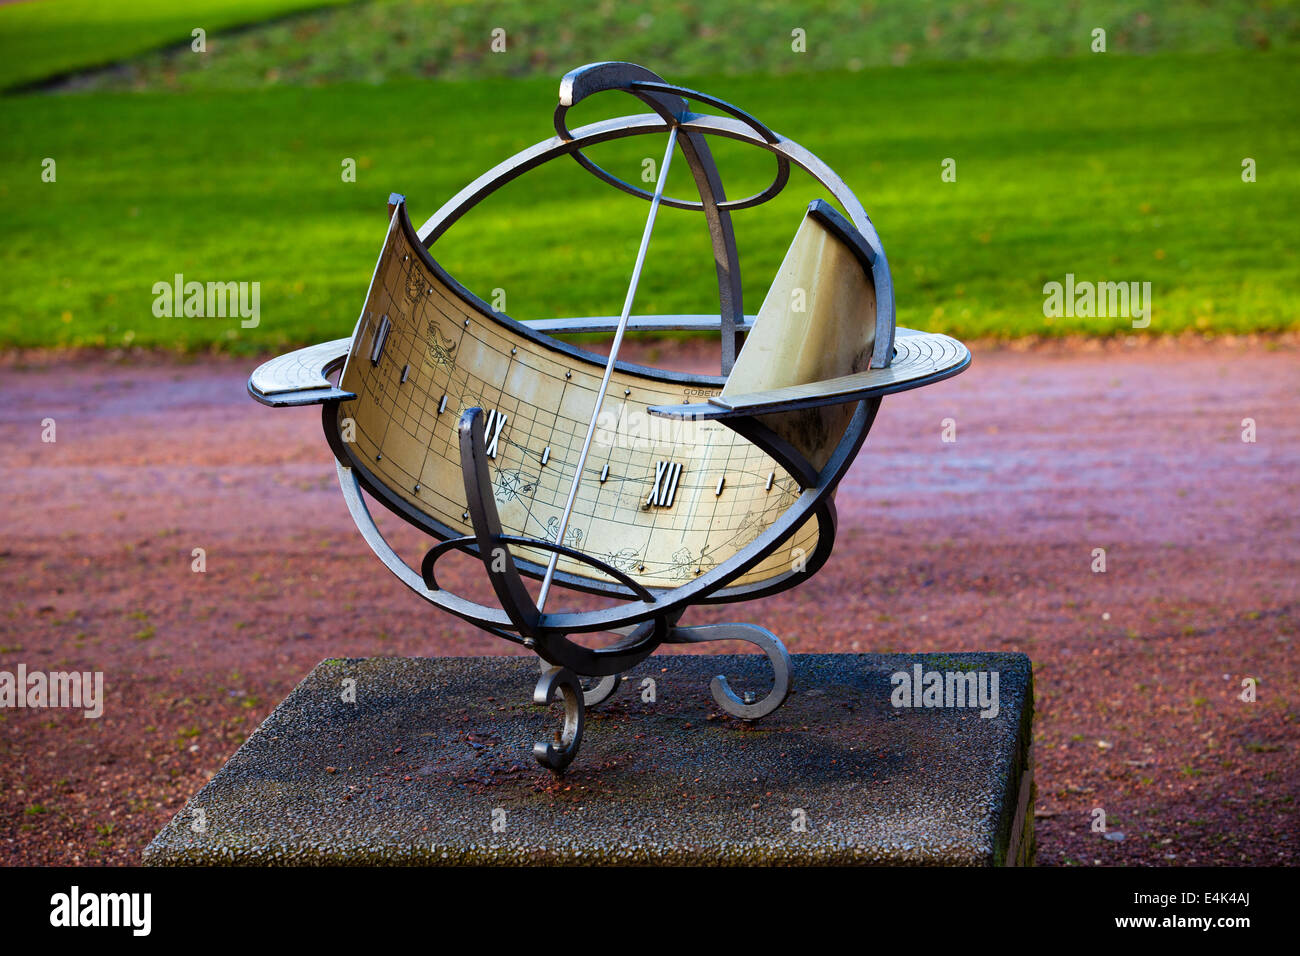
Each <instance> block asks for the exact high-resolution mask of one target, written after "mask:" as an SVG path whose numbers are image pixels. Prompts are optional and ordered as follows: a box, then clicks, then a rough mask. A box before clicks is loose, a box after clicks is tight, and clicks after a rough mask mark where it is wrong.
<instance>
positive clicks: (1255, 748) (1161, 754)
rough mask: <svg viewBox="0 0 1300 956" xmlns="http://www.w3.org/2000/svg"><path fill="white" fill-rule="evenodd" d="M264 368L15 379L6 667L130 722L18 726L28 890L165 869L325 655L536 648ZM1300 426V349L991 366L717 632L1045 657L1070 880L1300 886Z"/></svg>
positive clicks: (5, 526) (1136, 354)
mask: <svg viewBox="0 0 1300 956" xmlns="http://www.w3.org/2000/svg"><path fill="white" fill-rule="evenodd" d="M637 358H638V359H640V360H643V361H651V362H657V363H660V364H665V365H667V364H674V365H677V366H678V367H691V366H694V367H700V368H703V367H706V365H707V360H706V359H705V358H704V355H703V353H699V352H696V351H694V350H681V354H679V355H677V356H676V357H675V358H674V359H673V360H672V361H671V362H670V361H669V359H668V358H666V357H665V356H664V355H648V354H645V353H642V354H641V355H639V356H637ZM254 364H255V363H254V362H252V361H248V360H231V359H204V360H202V361H189V362H179V361H174V360H161V359H157V358H150V357H144V358H139V357H136V358H130V359H122V360H112V359H109V360H106V359H104V358H102V357H100V358H94V359H87V358H79V357H55V358H51V359H41V360H38V361H25V362H19V361H15V360H13V359H10V360H7V361H6V362H5V363H4V364H3V365H0V397H2V398H3V401H0V439H2V440H3V446H4V448H5V449H6V452H7V454H6V456H5V459H4V461H3V462H2V463H0V469H3V478H4V486H5V504H4V507H3V509H0V595H3V596H2V597H0V671H9V672H14V671H15V670H16V669H17V668H18V666H19V665H24V666H25V667H26V668H27V670H28V671H56V670H73V669H76V670H85V671H101V672H103V674H104V694H105V698H106V700H105V705H104V712H103V716H102V717H100V718H98V719H86V718H85V717H83V716H82V714H81V712H80V711H75V712H74V711H69V710H60V709H27V708H24V709H16V708H0V862H3V863H6V864H15V863H94V864H99V863H137V862H139V860H140V854H141V851H142V849H143V848H144V846H145V845H146V844H147V843H148V842H149V840H150V839H151V838H152V837H153V836H154V835H155V834H156V833H157V832H158V830H159V829H160V828H161V827H162V826H163V825H164V824H165V823H166V822H167V821H168V820H169V819H170V818H171V817H172V816H173V815H174V814H175V813H176V812H177V810H179V809H180V808H181V807H182V806H184V804H185V802H186V801H187V800H188V799H189V798H190V797H191V796H192V795H193V794H194V793H195V792H196V791H198V790H199V788H200V787H201V786H203V784H204V783H205V782H206V781H207V780H208V779H209V778H210V776H211V775H212V774H213V773H214V772H215V771H216V770H217V769H218V768H219V767H220V766H221V765H222V763H223V762H224V761H225V760H226V759H227V758H228V757H229V756H230V755H231V754H232V753H233V752H234V751H235V750H236V748H237V747H238V746H239V745H240V744H241V743H242V742H243V741H244V740H245V739H246V738H247V737H248V735H249V734H250V732H252V730H253V729H254V728H255V727H256V726H257V725H258V724H259V723H260V722H261V721H262V720H263V719H264V718H265V717H266V716H267V715H268V714H269V713H270V712H271V710H272V709H273V707H274V706H275V704H276V703H277V702H278V701H280V700H281V699H282V698H283V697H284V696H285V695H286V694H287V693H288V692H289V691H290V690H291V689H292V688H293V687H294V686H295V685H296V684H298V682H299V681H301V680H302V678H303V677H304V675H306V674H307V673H308V672H309V671H310V670H311V669H312V668H313V667H314V666H315V665H316V664H317V663H318V662H320V661H321V660H322V659H325V658H329V657H369V656H384V655H400V656H421V655H423V656H432V655H478V654H500V653H509V652H510V651H511V648H510V646H509V645H506V644H504V643H503V642H501V641H499V640H497V639H495V638H493V637H491V636H489V635H486V634H483V633H481V632H478V631H476V630H475V629H474V628H473V627H471V626H470V625H467V624H464V623H462V622H459V621H457V620H455V619H453V618H451V617H449V616H445V615H441V614H439V613H438V612H436V611H434V610H432V609H430V608H429V607H428V606H427V605H425V604H424V603H423V602H421V601H420V600H419V599H418V598H416V597H415V596H414V595H412V594H410V593H409V592H407V591H406V590H405V589H404V588H403V587H402V586H401V584H400V583H399V582H397V581H396V579H394V578H392V577H391V575H389V573H388V572H387V571H386V570H385V569H384V568H383V567H382V566H381V565H380V564H379V563H378V561H377V560H376V559H375V558H374V557H373V556H371V555H370V553H369V551H368V550H367V549H366V547H365V545H364V543H363V542H362V541H361V539H360V536H359V535H358V534H357V533H356V531H355V530H354V529H353V528H352V526H351V523H350V520H349V518H348V516H347V512H346V509H345V508H344V505H343V503H342V501H341V499H340V497H339V493H338V489H337V487H336V484H335V479H334V476H333V468H332V465H331V459H330V456H329V453H328V451H327V450H326V448H325V446H324V443H323V440H322V438H321V436H320V430H319V417H318V415H317V414H316V413H315V411H314V410H312V409H296V410H295V409H267V408H262V407H260V406H257V405H255V404H253V403H252V402H251V401H250V400H249V399H248V398H247V396H246V394H245V392H244V382H245V380H246V378H247V374H248V372H249V370H250V369H251V367H252V366H253V365H254ZM1297 408H1300V351H1297V349H1296V347H1295V345H1294V344H1288V343H1278V342H1272V343H1270V342H1254V343H1243V342H1218V343H1214V344H1209V345H1197V344H1181V345H1160V346H1154V347H1147V348H1122V347H1113V346H1108V347H1100V348H1095V349H1092V350H1090V351H1084V352H1078V351H1075V352H1070V353H1066V352H1064V351H1063V350H1060V349H1040V350H1031V351H1009V350H991V349H976V357H975V364H974V366H973V367H972V369H971V370H970V371H969V372H967V373H966V374H964V375H962V376H960V377H959V378H957V379H954V380H952V381H950V382H946V383H942V384H940V385H937V386H933V387H931V388H927V389H922V390H919V391H916V392H911V393H907V394H904V395H899V396H895V397H892V398H890V399H887V400H886V401H885V403H884V406H883V408H882V410H881V414H880V417H879V419H878V421H877V424H876V427H875V429H874V430H873V432H872V435H871V437H870V438H869V439H868V441H867V445H866V447H865V449H864V451H863V453H862V455H861V456H860V457H859V459H858V460H857V462H856V463H855V465H854V467H853V470H852V471H851V473H850V474H849V476H848V477H847V478H846V480H845V482H844V484H843V485H842V487H841V491H840V493H839V496H838V498H837V504H838V507H839V514H840V536H839V539H838V542H837V547H836V552H835V555H834V556H833V557H832V558H831V560H830V562H829V564H828V565H827V566H826V567H825V568H824V569H823V570H822V571H821V572H820V573H819V574H818V575H817V576H816V577H815V578H814V579H813V580H811V581H810V582H808V583H807V584H805V585H804V586H802V587H800V588H798V589H795V590H794V591H791V592H788V593H786V594H784V595H780V596H778V597H775V598H769V599H766V600H763V601H761V602H757V603H754V604H750V605H745V606H733V607H731V608H727V607H721V608H702V609H695V610H693V611H692V613H691V615H690V616H689V618H688V620H687V623H705V622H710V621H723V620H733V619H738V620H748V621H756V622H760V623H762V624H763V625H765V626H766V627H768V628H770V629H771V630H773V631H774V632H776V633H777V634H779V635H780V636H781V637H782V638H783V639H784V640H785V641H786V642H787V644H788V645H789V646H790V648H791V650H792V651H795V652H822V651H862V652H868V651H870V652H884V653H912V652H961V651H1019V652H1024V653H1025V654H1028V655H1029V657H1030V658H1031V659H1032V660H1033V663H1034V686H1035V693H1036V701H1035V713H1036V724H1035V763H1036V771H1035V773H1036V778H1037V782H1038V795H1037V800H1036V805H1035V815H1036V818H1037V824H1036V830H1037V841H1038V862H1039V863H1040V864H1074V865H1097V864H1151V865H1186V864H1213V863H1221V864H1278V863H1294V862H1296V860H1297V855H1298V852H1300V847H1298V846H1297V844H1298V843H1300V839H1298V838H1297V833H1298V832H1300V826H1297V810H1296V799H1297V792H1298V791H1300V761H1298V759H1297V753H1296V748H1297V742H1298V740H1300V731H1298V729H1297V688H1298V687H1300V667H1297V663H1296V658H1295V640H1296V625H1297V615H1298V613H1300V602H1298V596H1300V584H1298V583H1297V582H1298V579H1300V559H1298V555H1300V518H1298V515H1300V415H1298V414H1297ZM47 418H51V419H53V420H54V425H55V429H56V434H55V437H56V438H57V440H56V441H55V442H53V443H49V442H43V441H42V432H43V430H45V428H44V426H43V425H42V420H43V419H47ZM945 419H952V420H953V423H954V424H955V430H956V441H955V442H945V441H944V440H943V437H944V434H943V433H944V420H945ZM1243 419H1252V420H1253V421H1254V424H1255V429H1256V436H1255V437H1256V440H1255V441H1254V442H1244V441H1242V432H1243V425H1242V423H1243ZM949 430H950V431H951V429H949ZM384 527H385V529H386V530H391V531H392V532H393V538H394V540H395V542H396V543H397V544H398V546H399V548H400V549H401V550H403V551H404V553H406V554H407V555H408V556H411V557H414V556H416V555H418V554H419V553H421V552H422V550H423V548H422V545H423V541H422V539H421V536H420V535H419V534H417V533H416V532H414V531H412V530H410V529H405V528H401V527H399V526H398V525H397V524H396V523H395V522H392V521H386V522H384ZM196 548H200V549H203V551H202V555H203V559H204V561H205V563H206V570H204V571H203V572H202V573H199V572H196V571H195V570H193V566H194V562H195V561H196V558H195V550H194V549H196ZM1098 548H1102V549H1105V560H1106V570H1105V572H1104V573H1098V572H1096V571H1094V570H1093V568H1094V566H1096V562H1097V558H1096V556H1095V555H1096V550H1095V549H1098ZM446 568H447V570H446V574H447V579H446V580H447V583H448V586H451V587H455V588H458V589H464V590H467V591H470V592H474V593H482V588H481V587H480V584H481V582H479V581H478V578H479V577H481V575H479V574H476V569H475V568H474V567H472V566H470V565H468V564H465V565H459V566H457V565H455V564H454V563H452V562H451V561H449V562H448V563H447V565H446ZM442 573H443V572H442V568H441V566H440V577H441V576H442ZM484 596H486V595H484ZM692 650H693V651H695V650H698V649H692ZM716 650H718V651H726V652H738V651H744V650H745V647H744V645H739V646H734V645H733V646H730V647H728V646H725V645H721V646H718V647H717V648H716ZM1246 679H1252V680H1253V681H1254V686H1255V689H1256V699H1254V700H1253V701H1244V700H1242V699H1241V695H1242V693H1243V681H1244V680H1246ZM529 772H531V771H529ZM1097 810H1102V811H1104V815H1105V824H1106V832H1105V833H1101V832H1095V831H1094V829H1093V827H1094V823H1095V821H1097V820H1098V819H1099V816H1098V814H1097V813H1096V811H1097Z"/></svg>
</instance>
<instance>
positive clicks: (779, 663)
mask: <svg viewBox="0 0 1300 956" xmlns="http://www.w3.org/2000/svg"><path fill="white" fill-rule="evenodd" d="M706 641H748V642H749V643H751V644H757V645H758V646H759V647H761V648H762V649H763V653H765V654H766V655H767V659H768V660H769V661H771V663H772V689H771V690H770V691H769V692H768V694H767V696H766V697H764V698H763V699H762V700H755V695H754V694H751V693H746V694H745V697H744V699H743V700H742V699H741V698H740V697H737V696H736V692H735V691H733V690H732V689H731V685H730V684H728V683H727V678H726V677H724V676H722V675H721V674H719V675H718V676H717V677H715V678H713V680H712V681H711V682H710V684H709V690H710V691H712V692H713V699H714V700H715V701H716V702H717V704H718V706H719V707H721V708H722V709H723V710H725V711H726V712H727V713H729V714H731V716H733V717H739V718H740V719H741V720H758V719H759V718H760V717H766V716H767V715H768V714H770V713H772V711H774V710H776V709H777V708H778V707H780V706H781V705H782V704H784V703H785V699H786V697H787V696H788V695H789V693H790V652H789V651H787V650H786V649H785V645H784V644H782V643H781V639H780V638H778V637H777V636H776V635H775V634H773V633H772V632H771V631H769V630H768V629H767V628H765V627H759V626H758V625H757V624H700V625H696V626H694V627H675V628H673V630H672V632H671V633H670V635H669V637H668V642H669V643H672V644H702V643H704V642H706Z"/></svg>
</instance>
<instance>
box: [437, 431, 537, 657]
mask: <svg viewBox="0 0 1300 956" xmlns="http://www.w3.org/2000/svg"><path fill="white" fill-rule="evenodd" d="M486 417H487V415H486V413H485V412H484V411H483V409H481V408H470V409H466V411H465V414H464V415H462V416H461V418H460V423H459V425H458V426H457V431H458V433H459V439H460V469H461V477H462V479H463V480H464V482H465V500H466V501H467V502H468V504H467V505H466V510H467V511H469V517H470V525H471V527H473V529H474V535H475V537H476V539H477V541H478V551H479V557H480V558H481V559H482V561H483V567H484V568H485V569H486V570H487V575H488V580H489V581H490V582H491V583H492V590H493V591H494V592H496V596H497V600H498V601H499V602H500V603H501V609H502V610H503V611H505V612H506V616H507V617H509V618H510V623H511V624H512V625H514V629H515V630H516V631H518V632H519V633H520V634H522V635H524V636H525V637H527V638H532V637H535V636H536V634H537V621H538V618H540V617H541V609H540V608H538V606H537V605H536V604H535V603H533V599H532V596H531V595H530V594H529V593H528V589H527V588H525V587H524V581H523V578H521V577H520V575H519V569H518V568H516V567H515V559H514V555H512V554H511V553H510V548H508V547H506V546H503V545H502V544H500V543H499V542H500V540H501V536H502V529H501V516H500V515H499V514H498V513H497V502H496V498H494V497H493V496H492V473H491V471H490V470H489V466H488V462H489V460H490V459H489V458H488V455H487V448H486V446H485V444H484V441H483V431H484V426H483V421H484V419H485V418H486Z"/></svg>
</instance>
